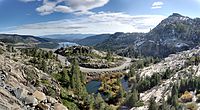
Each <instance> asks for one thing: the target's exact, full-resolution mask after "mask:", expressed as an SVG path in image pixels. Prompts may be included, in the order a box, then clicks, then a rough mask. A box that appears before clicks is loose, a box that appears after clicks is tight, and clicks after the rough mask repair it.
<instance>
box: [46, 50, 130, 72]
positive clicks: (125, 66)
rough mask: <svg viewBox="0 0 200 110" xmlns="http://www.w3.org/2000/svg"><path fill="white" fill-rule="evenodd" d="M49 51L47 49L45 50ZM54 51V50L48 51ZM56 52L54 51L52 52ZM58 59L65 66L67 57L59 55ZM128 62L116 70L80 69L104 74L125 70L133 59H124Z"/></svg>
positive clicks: (115, 68)
mask: <svg viewBox="0 0 200 110" xmlns="http://www.w3.org/2000/svg"><path fill="white" fill-rule="evenodd" d="M45 50H47V49H45ZM48 50H52V49H48ZM52 51H54V50H52ZM58 59H59V60H60V61H61V63H62V65H65V59H66V58H65V57H64V56H61V55H59V54H58ZM124 59H125V60H126V61H125V62H124V63H123V64H122V65H120V66H117V67H114V68H105V69H93V68H85V67H80V70H81V71H82V72H85V73H103V72H111V71H122V70H124V69H125V68H127V67H129V66H130V65H131V58H128V57H124Z"/></svg>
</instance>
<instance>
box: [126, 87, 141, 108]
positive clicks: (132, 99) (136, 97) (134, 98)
mask: <svg viewBox="0 0 200 110" xmlns="http://www.w3.org/2000/svg"><path fill="white" fill-rule="evenodd" d="M138 101H139V95H138V91H137V90H136V89H134V90H133V93H132V94H131V96H130V97H129V98H128V100H127V102H126V104H127V106H128V107H130V108H131V107H135V106H137V102H138Z"/></svg>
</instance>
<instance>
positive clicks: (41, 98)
mask: <svg viewBox="0 0 200 110" xmlns="http://www.w3.org/2000/svg"><path fill="white" fill-rule="evenodd" d="M33 97H35V98H36V99H37V100H38V101H39V102H41V101H46V100H47V98H46V95H45V94H44V93H43V92H40V91H38V90H36V91H35V92H34V93H33Z"/></svg>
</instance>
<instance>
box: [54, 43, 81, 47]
mask: <svg viewBox="0 0 200 110" xmlns="http://www.w3.org/2000/svg"><path fill="white" fill-rule="evenodd" d="M58 44H59V46H58V47H57V48H61V47H66V46H69V47H70V46H78V44H77V43H73V42H60V43H58Z"/></svg>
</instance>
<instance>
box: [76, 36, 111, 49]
mask: <svg viewBox="0 0 200 110" xmlns="http://www.w3.org/2000/svg"><path fill="white" fill-rule="evenodd" d="M110 35H111V34H100V35H95V36H90V37H86V38H84V39H80V40H78V41H77V42H76V43H78V44H80V45H85V46H95V45H97V44H99V43H102V42H103V41H105V40H107V39H108V38H109V37H110Z"/></svg>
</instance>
